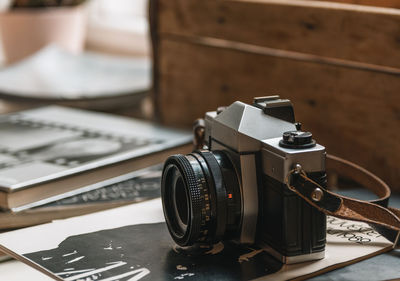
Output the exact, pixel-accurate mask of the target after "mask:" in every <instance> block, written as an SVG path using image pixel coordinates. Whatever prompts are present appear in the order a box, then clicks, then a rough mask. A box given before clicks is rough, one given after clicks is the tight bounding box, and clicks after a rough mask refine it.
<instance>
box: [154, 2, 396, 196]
mask: <svg viewBox="0 0 400 281" xmlns="http://www.w3.org/2000/svg"><path fill="white" fill-rule="evenodd" d="M338 2H341V3H338ZM354 4H358V5H354ZM360 4H361V5H360ZM364 4H365V5H364ZM395 8H400V1H394V0H393V1H389V0H376V1H372V0H340V1H311V0H308V1H301V0H202V1H198V0H174V1H171V0H152V1H151V3H150V23H151V32H152V39H153V53H154V73H153V75H154V82H155V84H154V93H153V97H154V102H155V105H156V113H157V116H158V118H159V119H160V120H162V121H163V122H164V123H165V124H173V125H176V124H179V125H181V126H190V125H191V124H192V121H193V120H194V119H195V118H198V117H201V116H203V115H204V112H205V111H209V110H215V109H216V107H217V106H221V105H228V104H230V103H231V102H233V101H235V100H242V101H244V102H251V101H252V98H253V97H254V96H261V95H270V94H280V95H281V97H284V98H289V99H291V100H292V102H293V104H294V107H295V114H296V118H297V121H300V122H302V123H303V127H304V129H306V130H310V131H312V132H313V134H314V136H315V138H316V139H317V141H318V142H319V143H321V144H323V145H325V146H326V147H327V151H328V153H332V154H336V155H338V156H341V157H344V158H346V159H349V160H351V161H354V162H356V163H358V164H361V165H362V166H364V167H366V168H367V169H369V170H371V171H373V172H374V173H376V174H377V175H378V176H380V177H381V178H383V179H384V180H385V181H386V182H388V183H389V185H391V187H392V188H394V189H397V190H400V184H399V182H400V168H399V164H398V162H399V160H400V142H399V141H400V130H399V124H400V94H399V91H400V10H398V9H395Z"/></svg>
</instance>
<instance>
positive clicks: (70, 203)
mask: <svg viewBox="0 0 400 281" xmlns="http://www.w3.org/2000/svg"><path fill="white" fill-rule="evenodd" d="M161 171H162V165H161V164H160V165H155V166H151V167H148V168H145V169H141V170H139V171H135V172H131V173H128V174H125V175H122V176H118V177H115V178H111V179H108V180H105V181H102V182H99V183H98V186H99V187H98V188H97V189H95V190H91V191H88V192H85V193H81V194H77V195H74V196H71V197H67V198H64V199H60V200H57V201H54V202H51V203H48V204H45V205H42V206H38V207H35V208H32V209H28V210H24V211H20V212H10V211H8V212H0V229H2V230H7V229H15V228H21V227H27V226H32V225H37V224H42V223H46V222H50V221H52V220H56V219H64V218H69V217H73V216H78V215H84V214H89V213H93V212H97V211H101V210H107V209H111V208H115V207H119V206H123V205H127V204H132V203H137V202H142V201H145V200H149V199H154V198H157V197H159V196H160V193H161V191H160V190H161V186H160V183H161Z"/></svg>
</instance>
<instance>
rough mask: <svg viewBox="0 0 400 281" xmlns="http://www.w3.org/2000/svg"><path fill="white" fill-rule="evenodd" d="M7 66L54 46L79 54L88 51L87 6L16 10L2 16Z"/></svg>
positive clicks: (0, 16) (0, 22) (0, 23)
mask: <svg viewBox="0 0 400 281" xmlns="http://www.w3.org/2000/svg"><path fill="white" fill-rule="evenodd" d="M0 28H1V37H2V42H3V51H4V56H5V59H6V61H7V63H13V62H16V61H18V60H21V59H23V58H24V57H26V56H29V55H31V54H33V53H35V52H36V51H38V50H40V49H41V48H43V47H44V46H46V45H48V44H50V43H53V44H58V45H59V46H61V47H63V48H65V49H66V50H68V51H71V52H74V53H79V52H81V51H82V50H83V48H84V43H85V36H86V15H85V11H84V8H83V6H82V5H81V6H75V7H57V8H43V9H40V8H36V9H15V10H10V11H8V12H4V13H1V14H0Z"/></svg>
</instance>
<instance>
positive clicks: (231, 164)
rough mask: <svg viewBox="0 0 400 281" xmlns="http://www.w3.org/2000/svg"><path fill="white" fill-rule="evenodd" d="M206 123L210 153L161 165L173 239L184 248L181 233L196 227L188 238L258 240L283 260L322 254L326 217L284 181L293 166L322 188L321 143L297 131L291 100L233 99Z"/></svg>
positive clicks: (323, 176)
mask: <svg viewBox="0 0 400 281" xmlns="http://www.w3.org/2000/svg"><path fill="white" fill-rule="evenodd" d="M204 121H205V126H204V131H205V144H206V146H207V147H208V150H207V151H199V152H194V153H192V154H189V155H187V156H185V157H184V156H172V158H171V157H170V158H171V159H169V160H167V162H166V164H165V166H164V172H163V178H162V199H163V207H164V214H165V217H166V221H167V225H168V228H169V230H170V233H171V235H172V237H173V238H174V240H175V241H176V242H177V243H178V244H180V245H181V246H186V245H190V244H191V243H186V242H182V240H181V239H180V238H179V237H181V236H179V235H181V234H183V233H184V232H190V234H188V235H192V234H193V233H194V232H196V231H198V233H199V234H198V235H197V234H196V235H195V236H192V237H196V239H197V240H196V239H192V240H193V241H194V240H196V242H207V241H208V242H216V241H218V240H225V239H230V240H232V239H233V240H236V241H237V242H239V243H241V244H257V245H259V246H261V247H262V248H264V249H265V250H266V251H268V252H269V253H270V254H271V255H272V256H274V257H275V258H277V259H278V260H280V261H281V262H283V263H287V264H290V263H298V262H304V261H310V260H316V259H321V258H323V257H324V250H325V242H326V216H325V215H324V214H323V213H322V212H320V211H318V210H317V209H315V208H313V207H311V206H310V205H309V204H308V203H307V202H305V201H304V200H302V199H301V198H300V197H298V196H297V195H296V194H295V193H294V192H292V191H291V190H289V189H288V187H287V186H286V183H285V179H286V176H287V175H288V173H289V171H290V170H292V169H293V168H294V167H295V165H298V164H299V165H301V167H302V169H303V170H304V171H305V172H306V173H307V175H308V176H309V177H311V178H312V179H313V180H314V181H316V182H318V183H319V184H320V185H322V186H326V171H325V157H326V153H325V148H324V147H323V146H321V145H319V144H316V143H315V141H314V140H313V139H312V135H311V133H308V132H301V131H300V128H299V125H298V124H297V123H295V119H294V111H293V107H292V104H291V102H290V101H289V100H286V99H280V98H279V96H270V97H263V98H255V100H254V104H252V105H249V104H245V103H242V102H239V101H238V102H235V103H233V104H232V105H230V106H229V107H227V108H225V109H223V110H218V111H213V112H208V113H206V116H205V119H204ZM296 127H297V128H296ZM176 157H178V158H179V161H178V160H177V158H176ZM214 158H215V160H214ZM185 159H186V160H185ZM224 159H225V160H224ZM179 163H181V164H182V163H183V164H182V165H181V164H179ZM226 163H228V164H226ZM180 166H182V167H180ZM173 167H175V168H176V169H175V170H174V169H173ZM192 171H193V174H191V173H192ZM186 174H187V175H186ZM201 175H203V176H201ZM180 177H182V178H181V180H180ZM190 178H193V179H195V180H192V184H191V179H190ZM174 186H176V187H174ZM179 186H181V187H179ZM218 186H220V187H218ZM185 188H186V189H185ZM180 190H186V191H185V192H183V191H180ZM221 190H222V191H223V192H222V195H221ZM179 194H181V195H179ZM192 194H194V196H192ZM197 194H198V197H196V196H197ZM185 200H187V202H186V203H184V204H186V205H185V206H184V207H182V204H183V203H182V202H183V201H185ZM196 200H197V201H196ZM197 202H198V203H197ZM221 206H222V207H221ZM196 208H197V209H199V212H198V214H199V215H196V213H195V211H196V210H195V209H196ZM173 209H174V210H175V211H172V210H173ZM185 210H186V211H185ZM196 216H199V217H200V218H199V219H198V222H196V221H195V220H194V219H195V218H196ZM175 217H177V218H178V219H177V221H179V223H180V224H179V223H175V222H174V221H175ZM180 218H183V219H180ZM182 222H183V223H182ZM192 224H193V225H195V224H198V227H197V228H198V230H197V228H196V227H192V228H190V226H191V225H192ZM223 224H224V226H221V225H223ZM178 227H179V230H180V231H177V228H178ZM181 227H183V228H181ZM178 232H179V233H178ZM178 234H179V235H178ZM185 241H188V240H185Z"/></svg>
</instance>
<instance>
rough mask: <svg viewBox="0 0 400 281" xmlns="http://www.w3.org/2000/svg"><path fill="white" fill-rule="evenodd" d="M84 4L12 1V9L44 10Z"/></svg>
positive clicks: (65, 0)
mask: <svg viewBox="0 0 400 281" xmlns="http://www.w3.org/2000/svg"><path fill="white" fill-rule="evenodd" d="M83 2H86V0H14V1H12V6H11V8H12V9H15V8H45V7H59V6H76V5H79V4H82V3H83Z"/></svg>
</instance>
